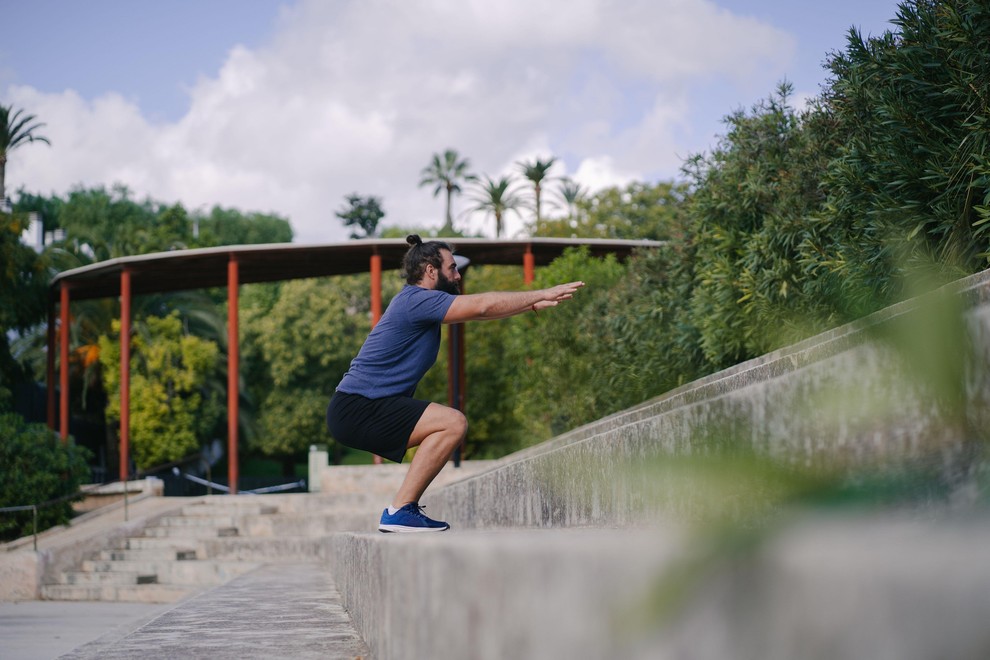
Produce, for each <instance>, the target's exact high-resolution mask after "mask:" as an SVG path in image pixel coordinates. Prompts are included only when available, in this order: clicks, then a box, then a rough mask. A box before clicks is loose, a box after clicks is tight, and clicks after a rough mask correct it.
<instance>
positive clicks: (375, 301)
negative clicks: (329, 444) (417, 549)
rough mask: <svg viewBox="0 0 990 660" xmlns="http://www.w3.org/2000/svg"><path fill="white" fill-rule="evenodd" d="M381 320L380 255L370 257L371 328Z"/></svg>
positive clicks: (377, 462)
mask: <svg viewBox="0 0 990 660" xmlns="http://www.w3.org/2000/svg"><path fill="white" fill-rule="evenodd" d="M381 318H382V255H380V254H373V255H371V327H372V328H374V327H375V326H376V325H378V321H380V320H381ZM383 462H384V461H383V460H382V457H381V456H379V455H378V454H375V455H374V457H373V458H372V463H374V464H375V465H381V464H382V463H383Z"/></svg>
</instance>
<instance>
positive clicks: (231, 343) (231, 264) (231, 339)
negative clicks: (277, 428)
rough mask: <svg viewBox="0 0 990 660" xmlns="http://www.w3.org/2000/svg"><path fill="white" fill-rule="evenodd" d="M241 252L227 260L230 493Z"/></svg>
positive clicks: (234, 482) (232, 490)
mask: <svg viewBox="0 0 990 660" xmlns="http://www.w3.org/2000/svg"><path fill="white" fill-rule="evenodd" d="M239 277H240V273H239V269H238V263H237V256H236V255H234V254H231V255H230V261H228V262H227V475H228V478H229V479H230V494H231V495H236V494H237V476H238V474H237V419H238V401H239V400H238V394H239V385H238V384H239V383H240V365H239V360H240V346H239V344H238V341H239V332H238V327H237V318H238V309H237V287H238V286H239V283H238V282H239Z"/></svg>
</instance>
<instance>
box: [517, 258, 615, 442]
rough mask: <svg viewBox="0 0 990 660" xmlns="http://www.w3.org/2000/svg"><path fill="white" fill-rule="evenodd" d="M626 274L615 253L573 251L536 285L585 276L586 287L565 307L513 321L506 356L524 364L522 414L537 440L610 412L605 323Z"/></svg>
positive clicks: (540, 276)
mask: <svg viewBox="0 0 990 660" xmlns="http://www.w3.org/2000/svg"><path fill="white" fill-rule="evenodd" d="M625 274H626V267H625V265H624V264H621V263H619V262H618V261H617V260H616V259H615V257H614V256H609V257H607V258H604V259H598V258H595V257H591V256H590V255H589V254H588V250H587V248H580V249H568V250H567V251H565V253H564V254H563V255H562V256H561V257H559V258H557V259H555V260H554V262H553V263H551V264H550V265H549V266H547V267H545V268H542V269H541V270H540V271H539V272H538V273H537V277H536V282H535V286H536V287H538V288H541V287H546V286H551V285H553V284H556V283H559V282H571V281H574V280H583V281H584V282H585V283H586V287H585V289H583V290H582V291H580V292H579V293H578V295H576V296H575V297H574V299H573V300H570V301H568V302H567V304H565V305H560V306H559V307H555V308H553V309H551V310H547V311H546V312H541V313H539V314H535V313H534V314H525V315H522V316H518V317H514V318H513V319H510V321H509V322H511V323H513V324H514V327H515V328H516V335H515V339H514V341H513V344H512V353H511V354H510V353H509V352H508V351H507V352H506V357H505V359H506V360H511V361H512V363H513V364H518V365H520V371H519V372H518V373H517V378H518V380H517V381H516V382H517V384H518V386H519V388H520V390H521V392H520V394H519V395H518V397H517V398H516V401H517V405H518V406H519V407H518V412H517V414H516V417H517V419H521V420H525V424H526V425H527V426H526V433H527V435H528V436H529V437H530V438H531V441H536V440H543V439H545V438H547V437H549V436H551V435H554V434H557V433H561V432H563V431H566V430H568V429H571V428H573V427H575V426H578V425H580V424H583V423H585V422H589V421H592V420H595V419H598V418H600V417H601V416H602V415H604V414H606V411H605V410H604V409H603V408H602V405H601V399H600V397H599V393H600V391H601V389H602V387H603V384H602V383H601V380H600V377H601V374H602V366H603V362H604V359H605V357H604V354H603V352H602V349H603V348H604V346H605V345H606V341H605V339H606V337H605V334H604V328H605V326H604V324H603V321H604V320H605V319H606V318H607V317H608V315H609V314H612V313H614V311H615V310H613V309H610V308H609V306H608V291H609V290H610V289H611V288H612V287H614V286H616V285H617V284H618V283H619V282H621V280H622V278H623V277H624V276H625ZM522 365H526V366H525V367H523V366H522Z"/></svg>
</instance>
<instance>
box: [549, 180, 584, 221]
mask: <svg viewBox="0 0 990 660" xmlns="http://www.w3.org/2000/svg"><path fill="white" fill-rule="evenodd" d="M555 192H556V199H553V200H551V205H552V206H553V207H555V208H558V209H561V210H562V211H564V212H565V213H566V214H567V218H568V219H571V220H574V221H580V213H581V209H580V208H579V207H578V203H579V202H582V201H584V199H586V198H587V197H588V189H587V188H586V187H585V186H582V185H581V184H580V183H578V182H577V181H575V180H574V179H571V178H569V177H566V176H565V177H561V179H560V186H559V187H558V188H557V189H556V190H555Z"/></svg>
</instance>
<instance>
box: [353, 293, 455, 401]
mask: <svg viewBox="0 0 990 660" xmlns="http://www.w3.org/2000/svg"><path fill="white" fill-rule="evenodd" d="M453 302H454V296H453V295H451V294H449V293H446V292H444V291H437V290H435V289H424V288H422V287H418V286H413V285H410V284H407V285H406V286H404V287H403V288H402V291H400V292H399V293H398V295H396V296H395V298H393V299H392V302H390V303H389V305H388V309H386V310H385V313H384V314H382V318H381V319H379V321H378V324H377V325H376V326H375V327H374V329H373V330H372V331H371V334H369V335H368V338H367V339H366V340H365V341H364V345H363V346H362V347H361V350H360V351H359V352H358V354H357V357H356V358H354V359H353V360H352V361H351V366H350V368H349V369H348V370H347V373H345V374H344V377H343V379H341V381H340V384H339V385H338V386H337V390H338V391H340V392H347V393H348V394H360V395H361V396H366V397H368V398H369V399H382V398H384V397H387V396H396V395H402V396H410V397H411V396H413V394H414V393H415V392H416V386H417V385H418V384H419V381H420V380H421V379H422V378H423V376H424V375H425V374H426V372H427V371H429V369H430V367H432V366H433V363H434V362H436V361H437V352H438V351H439V350H440V325H441V323H442V321H443V317H444V316H446V315H447V310H448V309H449V308H450V305H451V303H453Z"/></svg>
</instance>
